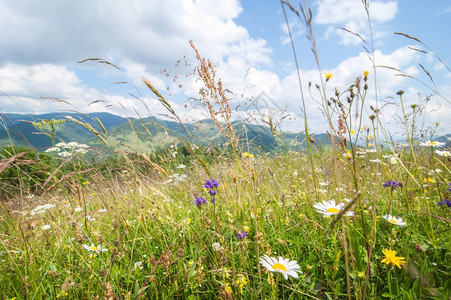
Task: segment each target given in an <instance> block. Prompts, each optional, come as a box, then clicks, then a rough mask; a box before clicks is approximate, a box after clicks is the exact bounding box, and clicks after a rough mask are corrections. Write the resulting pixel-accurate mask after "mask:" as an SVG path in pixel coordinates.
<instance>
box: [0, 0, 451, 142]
mask: <svg viewBox="0 0 451 300" xmlns="http://www.w3.org/2000/svg"><path fill="white" fill-rule="evenodd" d="M292 3H293V5H294V6H295V7H296V8H299V6H298V2H292ZM307 3H308V5H309V6H310V7H311V9H312V12H313V29H314V33H315V37H316V42H317V47H318V51H319V56H320V62H321V67H322V73H324V72H332V73H333V77H332V78H331V80H330V81H329V82H328V83H327V93H328V96H332V95H333V93H334V89H335V88H338V89H339V90H340V91H343V90H345V89H346V88H347V87H348V86H349V85H350V84H352V83H353V82H354V80H355V78H356V77H358V76H362V73H363V71H364V70H369V71H370V75H369V79H370V81H369V82H370V83H371V84H370V88H369V91H370V93H369V95H368V97H367V99H366V107H367V109H368V107H369V105H374V104H375V103H376V102H377V103H378V105H382V106H383V107H384V108H383V109H382V112H381V120H382V121H383V126H385V127H386V128H387V129H389V130H390V131H391V132H393V133H394V134H399V132H402V129H401V126H400V124H399V122H398V120H399V116H400V108H399V101H398V102H397V100H396V99H393V98H390V97H396V91H398V90H400V89H402V90H404V91H405V95H404V98H405V100H404V101H405V102H406V105H410V104H417V103H423V102H424V101H423V100H424V99H425V97H426V96H431V97H430V100H429V101H428V102H427V104H426V105H425V108H424V110H423V114H422V116H421V124H420V125H421V126H423V127H422V128H423V129H425V130H427V129H428V128H432V127H433V124H435V123H436V122H439V123H440V127H439V132H441V133H449V132H450V131H451V130H450V129H449V128H450V121H449V115H450V113H451V107H450V100H449V99H451V84H450V83H451V72H449V71H448V70H447V69H446V67H445V66H444V65H443V64H441V63H440V62H439V61H438V60H437V59H435V58H434V57H433V56H432V55H428V54H423V53H420V52H417V51H413V50H411V49H409V48H408V47H409V46H410V47H415V48H418V49H422V50H425V51H427V52H430V50H429V49H427V48H425V47H424V46H423V45H420V44H419V43H417V42H415V41H414V40H410V39H407V38H405V37H402V36H399V35H395V34H394V32H403V33H406V34H409V35H411V36H414V37H417V38H419V39H420V40H422V41H423V42H424V43H425V44H426V45H427V46H429V47H430V49H432V50H433V51H435V52H436V53H437V54H438V55H439V57H440V58H441V59H442V60H443V61H444V62H445V63H446V64H447V65H448V66H449V65H451V52H450V51H449V49H450V46H451V45H450V43H451V42H450V39H449V37H450V36H451V3H450V2H449V1H447V0H436V1H427V2H426V1H420V0H412V1H407V0H402V1H401V0H399V1H394V0H392V1H387V0H380V1H370V8H369V10H370V15H371V19H372V23H371V25H372V29H373V37H374V38H373V42H374V50H375V58H376V65H387V66H390V67H395V68H398V69H400V70H402V71H403V72H405V73H406V74H409V75H411V76H413V77H414V78H416V79H418V80H419V81H421V82H424V83H426V84H427V85H428V86H430V87H433V89H435V90H436V91H437V92H438V93H440V96H438V95H436V93H434V91H433V90H431V89H428V88H427V87H425V86H424V85H423V84H421V83H418V81H417V80H413V79H408V78H403V77H400V76H395V75H396V72H393V71H388V70H386V69H385V70H384V69H377V78H378V81H377V85H378V98H377V99H376V97H375V94H374V90H375V88H374V84H373V81H374V77H373V76H374V71H373V70H372V64H371V62H370V60H369V59H368V56H367V54H366V52H365V50H364V48H363V47H362V46H364V44H363V43H362V42H361V41H360V40H359V39H357V38H355V37H354V36H353V35H351V34H349V33H348V32H345V31H343V30H340V29H338V28H339V27H345V28H348V29H350V30H352V31H354V32H356V33H358V34H360V35H361V36H362V37H364V38H365V39H366V40H367V41H368V42H370V40H371V39H370V35H369V34H370V32H369V30H368V21H367V18H366V15H365V10H364V7H363V4H362V2H361V1H360V0H315V1H307ZM286 8H287V7H286ZM286 13H287V15H288V20H289V24H290V26H291V29H292V32H293V35H294V42H295V47H296V51H297V54H298V58H299V61H300V73H301V77H302V80H303V85H304V88H305V89H307V84H308V82H309V81H311V82H312V83H313V84H316V83H320V80H321V78H320V76H324V74H322V73H319V72H318V69H317V66H316V62H315V60H314V56H313V55H312V52H311V50H310V49H311V43H310V42H309V40H307V39H306V36H305V28H304V26H303V25H302V22H301V20H299V18H297V17H296V15H295V14H293V13H292V12H291V11H290V10H289V9H288V8H287V9H286ZM0 26H1V28H2V29H3V30H2V31H0V49H2V51H0V110H1V111H2V112H4V113H8V112H11V113H12V112H14V113H44V112H51V111H67V110H74V109H75V110H78V111H81V112H86V113H88V112H93V111H108V112H111V113H115V114H120V115H125V114H126V115H128V116H131V117H134V116H136V113H135V111H138V112H139V113H140V115H141V116H147V115H155V116H159V115H160V114H164V113H166V112H165V111H164V108H163V107H162V106H161V105H160V104H159V103H158V101H156V99H155V98H154V97H153V95H152V94H151V93H150V92H149V91H148V90H147V89H146V88H145V87H144V86H143V85H142V83H141V78H142V76H144V77H146V78H147V79H148V80H150V81H151V82H152V83H153V84H154V85H155V86H156V87H157V88H158V89H159V90H161V91H162V93H163V94H164V95H165V96H166V97H167V99H168V100H169V101H170V102H171V103H172V105H173V107H174V108H175V109H176V111H177V112H178V114H179V115H180V116H181V117H182V119H183V120H184V121H187V122H192V121H195V120H198V119H202V118H205V117H207V114H206V111H205V110H204V109H202V108H201V107H200V106H198V105H193V103H192V102H187V99H188V98H190V97H196V96H198V89H199V87H200V85H199V82H198V81H196V80H195V78H194V77H193V76H189V77H186V76H185V75H186V74H188V73H189V72H191V71H192V69H193V67H194V63H195V57H194V54H193V51H192V49H190V46H189V41H190V40H193V41H194V43H195V45H196V47H197V48H198V50H199V51H200V53H201V54H202V55H203V56H204V57H206V58H209V59H210V60H212V61H213V62H214V63H215V64H217V69H218V76H220V77H221V79H222V80H223V82H224V86H225V87H226V88H228V89H229V90H231V91H233V92H234V96H233V100H232V101H231V104H232V107H233V108H234V107H237V106H239V107H241V108H242V107H248V105H249V103H254V102H252V99H254V100H255V99H257V100H259V101H260V103H257V106H256V107H255V109H256V110H251V109H247V110H246V111H242V110H240V109H238V112H237V113H236V116H237V117H239V118H244V119H248V120H251V121H252V122H254V123H262V120H267V117H268V115H272V117H273V118H275V119H276V120H277V119H279V120H280V119H282V117H283V116H285V115H289V116H290V118H285V119H284V122H283V123H282V124H281V127H282V128H283V129H286V130H290V131H294V132H300V131H303V120H302V112H301V110H300V108H299V107H300V106H301V100H300V95H299V87H298V83H297V80H296V68H295V65H294V60H293V52H292V49H291V44H290V43H289V40H288V35H287V30H286V22H285V18H284V15H283V12H282V7H281V4H280V2H279V1H276V0H265V1H257V0H241V1H239V0H223V1H213V0H199V1H192V0H155V1H144V0H133V1H128V2H124V1H119V0H113V1H106V0H95V1H93V0H89V1H88V0H80V1H76V2H66V3H64V4H62V3H61V2H60V1H58V0H43V1H40V2H39V3H37V2H36V3H35V2H31V3H30V1H26V0H5V1H2V2H1V3H0ZM367 47H368V46H367ZM88 57H101V58H104V59H106V60H108V61H111V62H112V63H114V64H116V65H118V66H119V67H120V68H121V70H122V71H123V73H122V72H119V71H117V70H116V69H114V68H112V67H111V66H107V65H104V64H98V63H93V62H90V63H84V64H78V63H77V62H78V61H80V60H82V59H84V58H88ZM184 57H185V59H186V60H187V61H188V62H190V63H191V65H190V66H188V67H184V65H183V63H182V64H181V65H180V66H178V67H176V66H175V63H176V62H177V61H178V60H180V59H182V61H183V60H184ZM419 64H421V65H423V66H424V67H425V68H426V69H427V70H428V71H429V72H430V74H431V75H432V76H433V79H434V84H435V87H434V84H433V83H432V82H430V80H429V78H428V76H427V75H426V74H425V73H424V72H423V71H422V70H421V67H420V66H419ZM161 70H166V72H167V73H168V74H169V76H168V77H166V76H164V73H166V72H164V73H163V74H162V73H161V72H160V71H161ZM175 75H178V78H177V79H176V81H173V79H174V76H175ZM116 81H128V82H133V83H134V84H135V85H136V88H135V87H134V86H133V85H132V84H120V85H117V84H116V85H114V84H113V85H112V84H111V82H116ZM179 85H181V86H182V88H179V87H178V86H179ZM314 92H315V91H314ZM261 95H265V96H264V97H263V98H265V97H266V98H265V99H266V100H262V99H263V98H262V97H259V96H261ZM136 96H138V97H140V100H138V99H136ZM42 97H56V98H60V99H63V100H65V101H67V102H69V103H71V105H67V104H65V103H56V102H54V101H52V100H49V99H43V98H42ZM269 99H270V101H269ZM315 99H316V100H318V99H319V95H318V94H315V93H313V95H312V97H310V95H307V97H306V103H307V111H308V115H309V126H310V127H311V130H312V131H313V132H325V131H326V130H327V129H328V128H327V126H326V125H325V124H326V122H325V118H324V115H323V114H322V112H321V109H320V105H319V104H318V103H317V102H315ZM95 100H104V101H102V102H97V103H94V104H90V103H91V102H92V101H95ZM262 102H265V103H270V104H269V106H271V107H269V108H268V107H267V106H266V105H263V103H262ZM143 103H144V104H145V105H143ZM365 122H367V120H364V125H366V123H365Z"/></svg>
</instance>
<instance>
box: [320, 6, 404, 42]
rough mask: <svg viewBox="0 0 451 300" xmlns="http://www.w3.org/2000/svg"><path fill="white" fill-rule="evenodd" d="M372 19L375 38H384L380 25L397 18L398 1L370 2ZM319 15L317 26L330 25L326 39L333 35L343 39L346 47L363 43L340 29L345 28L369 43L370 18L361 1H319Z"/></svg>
mask: <svg viewBox="0 0 451 300" xmlns="http://www.w3.org/2000/svg"><path fill="white" fill-rule="evenodd" d="M369 3H370V5H369V12H370V18H371V21H372V23H373V30H374V32H373V36H374V37H383V36H384V35H385V33H384V32H383V31H381V30H380V29H378V26H374V25H379V24H382V23H385V22H388V21H391V20H393V19H394V18H395V16H396V13H397V10H398V7H397V2H396V1H388V2H383V1H370V2H369ZM316 6H317V13H316V15H315V18H314V22H315V23H316V24H321V25H329V26H328V29H327V32H326V37H328V36H330V35H331V34H332V33H334V34H337V35H338V36H339V37H340V38H341V42H342V43H343V44H345V45H354V44H358V43H360V42H361V40H360V39H359V38H358V37H356V36H355V35H352V34H350V33H349V32H346V31H343V30H341V29H338V28H337V27H344V28H346V29H348V30H350V31H351V32H353V33H356V34H359V35H360V36H361V37H363V38H364V39H365V40H367V41H368V38H367V36H368V33H369V30H368V18H367V14H366V10H365V7H364V5H363V4H362V1H360V0H318V1H317V2H316Z"/></svg>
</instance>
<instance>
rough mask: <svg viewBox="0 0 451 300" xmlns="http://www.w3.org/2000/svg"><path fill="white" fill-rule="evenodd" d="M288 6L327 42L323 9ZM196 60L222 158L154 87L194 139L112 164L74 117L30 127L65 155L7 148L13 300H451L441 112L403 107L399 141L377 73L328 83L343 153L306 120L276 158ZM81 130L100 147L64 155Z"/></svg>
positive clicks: (97, 128)
mask: <svg viewBox="0 0 451 300" xmlns="http://www.w3.org/2000/svg"><path fill="white" fill-rule="evenodd" d="M281 2H282V4H283V6H284V8H285V9H286V11H285V12H286V13H287V14H289V13H291V14H293V15H294V16H297V17H299V18H300V19H301V20H302V21H303V22H304V23H305V24H306V28H307V29H311V30H313V29H312V28H311V26H312V25H311V24H312V23H311V22H310V21H309V20H311V19H310V18H311V16H309V13H308V11H309V10H308V7H305V6H301V8H302V9H301V8H297V7H295V6H293V5H292V4H290V3H289V2H287V1H281ZM365 3H366V1H363V5H365ZM306 32H307V33H308V34H311V35H310V40H312V41H314V36H313V35H312V32H313V31H308V30H307V31H306ZM309 32H310V33H309ZM191 46H192V48H193V51H194V52H195V54H196V56H197V61H196V63H197V64H196V67H195V74H196V75H197V76H198V77H199V82H201V83H202V89H201V90H200V92H199V99H197V100H198V101H197V105H201V106H203V107H205V109H206V111H208V112H209V113H210V118H211V122H210V123H209V124H207V125H208V126H206V127H208V128H210V127H211V128H213V127H214V128H216V130H217V133H218V135H220V136H221V137H222V144H221V145H220V146H217V145H208V144H205V143H203V141H202V140H201V139H200V138H198V135H196V134H197V133H196V132H193V131H190V130H189V128H187V127H186V125H185V124H184V123H183V122H182V120H181V119H180V118H179V117H178V115H177V111H176V110H175V108H173V107H172V106H171V104H170V102H168V101H167V100H166V98H165V96H164V94H163V93H162V92H160V91H158V90H157V89H156V88H155V87H154V85H153V84H152V82H150V81H149V80H147V79H145V78H144V79H143V82H144V83H145V85H146V86H147V88H148V90H146V91H142V93H149V94H152V95H153V96H154V97H156V99H157V100H156V101H158V103H159V104H161V105H163V106H164V107H165V108H166V109H167V111H168V115H169V116H170V117H171V118H172V119H173V120H176V121H178V122H179V123H180V124H181V126H183V128H184V129H186V132H187V133H186V135H185V137H184V138H178V139H175V142H174V143H173V144H172V145H171V147H165V148H164V149H159V150H158V151H147V152H146V151H138V150H136V149H133V147H131V146H130V147H128V148H126V150H117V149H114V150H111V149H113V148H108V149H109V150H108V151H106V150H105V149H103V148H102V147H106V146H108V145H109V144H108V143H109V142H110V140H109V136H108V134H109V133H108V132H107V130H103V128H104V127H103V125H102V123H101V122H100V121H98V122H97V121H94V122H93V123H88V122H85V121H83V122H82V121H79V120H75V119H74V118H67V119H61V120H45V121H36V122H34V123H30V124H31V125H33V126H34V128H35V130H36V131H38V132H41V133H42V138H46V139H49V140H51V143H52V145H53V146H52V147H48V148H46V149H40V150H36V149H32V148H20V147H16V146H15V145H5V146H3V148H2V149H1V152H0V179H1V186H0V197H1V199H0V204H1V211H2V213H1V214H0V219H1V230H0V235H1V238H0V298H1V299H15V300H18V299H450V298H451V277H450V275H451V263H450V262H451V252H450V251H451V239H450V223H451V214H450V212H451V202H450V199H451V198H450V197H451V173H450V161H451V152H450V151H451V150H450V148H449V145H450V141H449V137H448V138H446V137H438V136H436V135H435V129H434V130H429V131H427V130H426V131H424V130H423V131H421V130H420V129H418V126H417V124H419V122H421V116H420V114H419V110H420V107H421V105H427V103H423V102H422V103H420V104H419V105H417V106H414V107H413V106H404V101H406V99H404V98H403V97H404V92H403V91H398V92H397V93H396V92H395V94H394V95H392V96H393V98H395V99H396V103H397V105H398V108H399V110H398V112H399V114H400V116H399V119H400V120H402V122H401V126H402V127H401V128H402V132H401V133H400V134H399V136H398V137H395V138H393V136H391V135H390V133H389V132H388V131H387V128H386V125H385V124H384V122H383V121H382V119H381V116H382V115H383V114H384V109H389V108H387V107H383V106H381V107H376V106H371V107H370V106H369V104H367V101H369V99H368V98H370V96H369V91H371V90H372V89H377V87H376V86H375V85H374V84H373V81H374V78H375V74H377V72H378V69H377V68H376V67H375V68H374V69H373V70H361V71H360V73H358V74H355V78H356V80H355V82H350V83H349V85H348V86H344V87H330V86H328V85H329V84H330V80H331V78H333V76H339V74H332V73H329V72H327V73H325V72H323V71H322V70H321V68H318V72H320V74H321V76H320V77H321V82H318V83H315V82H314V83H312V84H311V85H310V86H311V87H312V91H311V92H312V93H314V92H315V90H314V88H315V86H316V92H317V94H318V95H319V96H318V97H319V99H320V101H319V102H320V103H321V105H322V106H321V107H322V109H323V111H324V115H325V118H326V120H327V122H328V126H329V130H328V137H329V139H330V141H329V142H328V143H327V144H321V143H319V142H318V141H315V136H314V135H313V134H310V133H309V126H308V116H307V115H305V120H304V121H305V127H304V128H299V131H300V132H301V131H302V132H303V133H304V134H305V138H303V139H302V140H301V141H300V144H301V146H302V147H299V145H295V143H292V144H288V145H283V147H282V146H281V147H280V148H279V149H277V150H275V151H271V152H269V151H265V150H264V149H262V147H261V145H260V146H259V145H256V144H254V143H253V141H252V140H249V139H244V138H242V136H241V135H239V134H238V133H237V129H236V127H234V120H235V119H234V114H235V110H234V109H233V108H231V106H230V97H229V96H230V95H229V94H228V91H227V90H226V87H223V86H222V82H221V80H220V79H219V78H218V77H217V75H216V72H215V68H216V66H214V64H213V63H211V62H210V61H209V60H208V59H206V58H203V57H202V55H201V50H200V49H197V48H196V46H195V44H194V43H193V42H192V43H191ZM312 48H313V50H314V51H315V49H314V46H312ZM369 51H372V50H371V49H369ZM314 53H315V52H314ZM98 62H101V63H105V62H106V61H99V59H88V60H86V61H85V62H84V63H98ZM375 64H376V62H375ZM114 67H116V66H114ZM294 88H295V87H294ZM330 88H332V92H330V90H329V89H330ZM327 93H328V94H329V95H330V97H327V98H326V94H327ZM299 99H300V100H299V106H300V107H301V108H302V107H304V110H303V112H306V110H305V106H306V105H308V103H309V101H310V100H309V99H308V97H307V95H305V96H301V95H300V97H299ZM443 101H444V104H443V105H449V101H448V100H443ZM356 115H357V116H356ZM270 121H271V122H270ZM275 122H276V120H269V121H268V127H270V131H271V132H272V134H273V135H274V136H277V135H278V134H283V133H282V132H280V133H278V131H277V129H276V128H273V127H272V125H273V124H274V123H275ZM70 124H77V125H79V126H82V127H83V128H85V129H86V130H88V131H89V132H90V134H92V137H93V139H95V140H96V141H98V143H99V144H92V145H91V144H90V145H86V144H81V143H79V142H77V141H72V140H62V139H61V138H60V137H59V135H58V134H59V132H60V130H61V128H64V127H66V126H70ZM130 124H131V123H130ZM204 125H205V124H203V126H204ZM438 126H439V125H438V124H437V127H438ZM132 130H135V131H137V129H136V128H132ZM144 134H145V133H144ZM207 134H211V133H207ZM162 135H163V134H162ZM41 150H42V151H41Z"/></svg>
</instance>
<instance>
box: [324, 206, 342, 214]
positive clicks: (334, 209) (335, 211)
mask: <svg viewBox="0 0 451 300" xmlns="http://www.w3.org/2000/svg"><path fill="white" fill-rule="evenodd" d="M326 212H328V213H333V214H337V213H339V212H340V211H339V210H338V209H337V208H335V207H331V208H328V209H327V210H326Z"/></svg>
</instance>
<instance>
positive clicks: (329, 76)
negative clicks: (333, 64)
mask: <svg viewBox="0 0 451 300" xmlns="http://www.w3.org/2000/svg"><path fill="white" fill-rule="evenodd" d="M324 76H326V81H328V80H329V79H331V78H332V76H333V75H332V72H328V73H324Z"/></svg>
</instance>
